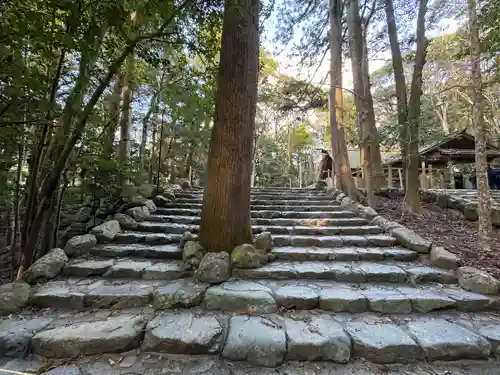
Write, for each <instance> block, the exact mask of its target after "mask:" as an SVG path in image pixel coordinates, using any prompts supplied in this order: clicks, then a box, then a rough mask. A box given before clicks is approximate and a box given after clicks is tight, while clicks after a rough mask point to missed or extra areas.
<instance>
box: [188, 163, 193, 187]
mask: <svg viewBox="0 0 500 375" xmlns="http://www.w3.org/2000/svg"><path fill="white" fill-rule="evenodd" d="M188 180H189V183H190V184H191V185H192V184H193V167H191V166H189V175H188Z"/></svg>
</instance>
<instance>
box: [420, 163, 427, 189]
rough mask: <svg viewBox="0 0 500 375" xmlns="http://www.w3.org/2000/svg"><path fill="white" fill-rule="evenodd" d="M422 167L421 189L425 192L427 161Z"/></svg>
mask: <svg viewBox="0 0 500 375" xmlns="http://www.w3.org/2000/svg"><path fill="white" fill-rule="evenodd" d="M420 165H421V169H420V189H422V190H425V189H427V186H426V180H425V161H423V162H422V163H421V164H420Z"/></svg>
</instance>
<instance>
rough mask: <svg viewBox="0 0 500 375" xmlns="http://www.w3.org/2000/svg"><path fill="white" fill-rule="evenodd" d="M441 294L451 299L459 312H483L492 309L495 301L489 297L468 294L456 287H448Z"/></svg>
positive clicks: (472, 293)
mask: <svg viewBox="0 0 500 375" xmlns="http://www.w3.org/2000/svg"><path fill="white" fill-rule="evenodd" d="M442 292H443V293H444V294H445V295H446V296H448V297H450V298H451V299H453V300H454V301H455V302H456V304H457V308H458V310H461V311H485V310H489V309H491V308H492V307H494V304H495V300H494V299H492V298H491V297H489V296H486V295H483V294H479V293H474V292H469V291H467V290H464V289H462V288H460V287H458V286H451V285H448V286H447V287H446V288H443V289H442Z"/></svg>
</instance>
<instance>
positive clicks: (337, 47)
mask: <svg viewBox="0 0 500 375" xmlns="http://www.w3.org/2000/svg"><path fill="white" fill-rule="evenodd" d="M343 102H344V96H343V93H342V1H341V0H330V109H329V111H330V133H331V135H330V137H331V143H332V151H333V160H334V173H335V175H336V176H337V177H338V180H339V182H340V188H341V189H342V191H344V192H345V193H346V194H347V195H348V196H349V197H350V198H352V199H357V198H358V197H359V195H360V194H359V191H358V190H357V188H356V185H355V184H354V179H353V177H352V173H351V167H350V165H349V158H348V156H347V146H346V141H345V130H344V124H343V118H342V117H343V106H344V103H343Z"/></svg>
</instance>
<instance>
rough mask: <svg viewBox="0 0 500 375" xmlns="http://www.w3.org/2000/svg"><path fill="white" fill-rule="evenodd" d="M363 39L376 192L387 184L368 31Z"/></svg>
mask: <svg viewBox="0 0 500 375" xmlns="http://www.w3.org/2000/svg"><path fill="white" fill-rule="evenodd" d="M362 37H363V61H362V64H361V70H362V77H363V88H364V95H363V96H364V97H365V103H366V104H365V105H366V109H367V113H366V116H367V118H366V126H367V129H368V130H367V131H368V141H369V144H370V150H369V151H370V161H371V163H372V173H373V176H372V177H373V190H374V191H375V192H377V191H380V188H382V187H383V186H384V185H385V183H386V180H385V176H384V169H383V167H382V154H381V153H380V143H379V136H378V130H377V125H376V124H377V122H376V120H375V110H374V108H373V97H372V92H371V83H370V73H369V67H368V44H367V39H366V29H365V30H363V31H362Z"/></svg>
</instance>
